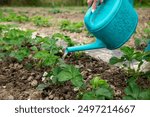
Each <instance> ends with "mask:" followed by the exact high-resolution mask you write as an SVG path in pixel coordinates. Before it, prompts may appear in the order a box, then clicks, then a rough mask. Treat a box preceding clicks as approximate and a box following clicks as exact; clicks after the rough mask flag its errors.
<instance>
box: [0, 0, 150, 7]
mask: <svg viewBox="0 0 150 117" xmlns="http://www.w3.org/2000/svg"><path fill="white" fill-rule="evenodd" d="M86 1H87V0H0V5H9V6H18V5H19V6H20V5H22V6H84V5H87V3H86ZM134 1H135V4H138V5H139V4H140V5H141V4H142V5H146V6H150V0H134Z"/></svg>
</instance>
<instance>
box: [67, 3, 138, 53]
mask: <svg viewBox="0 0 150 117" xmlns="http://www.w3.org/2000/svg"><path fill="white" fill-rule="evenodd" d="M84 22H85V25H86V27H87V29H88V31H89V32H91V33H92V34H93V35H94V36H95V37H96V41H95V42H92V43H90V44H86V45H81V46H75V47H67V48H66V50H65V51H66V53H69V52H76V51H84V50H92V49H100V48H107V49H110V50H113V49H117V48H119V47H121V46H122V45H123V44H125V43H126V42H127V41H128V40H129V39H130V37H131V36H132V34H133V33H134V32H135V29H136V27H137V24H138V15H137V13H136V11H135V9H134V8H133V0H104V2H103V3H102V4H100V5H98V6H97V9H96V10H95V11H94V12H92V8H89V9H88V11H87V13H86V15H85V17H84Z"/></svg>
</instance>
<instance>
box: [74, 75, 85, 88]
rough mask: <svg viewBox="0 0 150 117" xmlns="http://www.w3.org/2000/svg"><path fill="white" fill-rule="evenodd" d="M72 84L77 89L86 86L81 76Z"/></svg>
mask: <svg viewBox="0 0 150 117" xmlns="http://www.w3.org/2000/svg"><path fill="white" fill-rule="evenodd" d="M71 82H72V84H73V85H74V86H76V87H82V86H83V84H84V82H83V79H82V76H81V75H80V74H79V75H78V76H76V77H75V78H73V79H71Z"/></svg>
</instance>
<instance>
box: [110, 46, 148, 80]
mask: <svg viewBox="0 0 150 117" xmlns="http://www.w3.org/2000/svg"><path fill="white" fill-rule="evenodd" d="M120 50H121V52H122V53H123V55H122V57H120V58H118V57H112V58H111V59H110V64H112V65H114V64H117V63H120V65H121V66H122V68H124V69H125V70H127V73H128V75H129V76H131V77H134V78H140V77H142V76H146V77H149V76H147V74H146V73H143V72H142V71H141V66H142V65H143V63H144V61H147V62H149V61H150V60H149V56H150V52H141V51H136V50H135V49H134V48H130V47H128V46H124V47H122V48H121V49H120ZM135 62H136V63H138V65H137V68H136V69H135V68H134V67H133V64H134V63H135Z"/></svg>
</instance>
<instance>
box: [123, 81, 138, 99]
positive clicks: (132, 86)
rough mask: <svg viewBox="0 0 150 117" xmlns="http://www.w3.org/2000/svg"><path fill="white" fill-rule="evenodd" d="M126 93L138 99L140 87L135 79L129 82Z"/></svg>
mask: <svg viewBox="0 0 150 117" xmlns="http://www.w3.org/2000/svg"><path fill="white" fill-rule="evenodd" d="M125 94H126V95H127V96H132V97H133V98H135V99H138V97H139V95H140V88H139V86H138V85H137V84H136V83H135V82H134V81H133V82H129V86H128V87H127V88H126V89H125Z"/></svg>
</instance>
